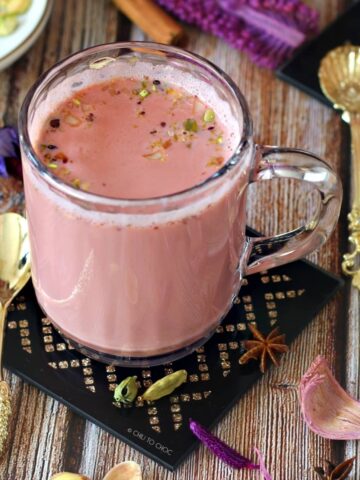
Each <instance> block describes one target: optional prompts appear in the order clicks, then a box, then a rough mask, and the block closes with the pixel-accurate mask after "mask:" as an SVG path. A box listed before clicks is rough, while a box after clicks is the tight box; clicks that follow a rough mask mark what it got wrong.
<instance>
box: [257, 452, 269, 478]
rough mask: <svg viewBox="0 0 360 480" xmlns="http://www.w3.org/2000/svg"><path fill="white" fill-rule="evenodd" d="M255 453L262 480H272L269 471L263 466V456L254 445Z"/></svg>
mask: <svg viewBox="0 0 360 480" xmlns="http://www.w3.org/2000/svg"><path fill="white" fill-rule="evenodd" d="M254 450H255V453H256V455H257V456H258V461H259V465H260V473H261V475H262V476H263V477H264V480H272V478H271V475H270V473H269V472H268V471H267V469H266V467H265V462H264V457H263V455H262V453H261V452H260V450H259V449H258V448H256V447H254Z"/></svg>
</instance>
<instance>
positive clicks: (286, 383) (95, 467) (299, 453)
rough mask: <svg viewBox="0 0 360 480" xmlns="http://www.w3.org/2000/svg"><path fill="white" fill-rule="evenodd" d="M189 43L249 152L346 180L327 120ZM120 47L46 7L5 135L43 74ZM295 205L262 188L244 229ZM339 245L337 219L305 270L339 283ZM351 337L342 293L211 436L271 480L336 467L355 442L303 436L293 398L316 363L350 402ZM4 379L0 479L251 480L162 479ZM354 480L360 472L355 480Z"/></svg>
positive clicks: (218, 44) (228, 51)
mask: <svg viewBox="0 0 360 480" xmlns="http://www.w3.org/2000/svg"><path fill="white" fill-rule="evenodd" d="M312 3H313V4H314V5H316V6H317V7H318V8H319V10H320V12H321V25H322V26H323V25H325V24H327V23H328V22H330V21H331V20H332V19H333V18H334V17H335V16H336V15H337V14H338V13H339V12H340V11H342V10H343V9H344V7H345V6H346V4H348V3H349V2H346V1H345V0H328V1H327V2H326V3H325V2H323V1H322V0H316V1H313V2H312ZM188 31H189V37H190V41H189V45H188V48H189V49H190V50H193V51H196V52H197V53H199V54H201V55H203V56H205V57H206V58H208V59H209V60H211V61H213V62H214V63H216V64H217V65H219V66H220V67H221V68H223V69H224V70H225V71H226V72H227V73H228V74H229V75H230V76H231V77H232V78H233V79H234V80H235V82H236V83H237V84H238V85H239V86H240V88H241V90H242V91H243V92H244V94H245V96H246V98H247V100H248V103H249V106H250V109H251V112H252V115H253V121H254V131H255V139H256V141H257V142H259V143H270V144H280V145H288V146H301V147H304V148H307V149H309V150H311V151H313V152H314V153H316V154H318V155H320V156H323V157H324V158H326V159H327V161H328V162H329V163H330V164H331V165H332V166H333V167H334V168H335V169H336V170H337V171H338V172H339V173H340V174H341V175H343V177H344V178H345V177H346V175H347V171H348V170H347V168H344V162H346V160H347V140H348V138H346V135H344V131H343V127H342V126H341V124H340V120H339V118H338V117H337V116H336V115H335V114H334V113H333V112H332V111H331V110H329V109H327V108H326V107H324V106H323V105H321V104H319V103H318V102H317V101H316V100H314V99H311V98H310V97H308V96H306V95H305V94H304V93H302V92H300V91H298V90H296V89H294V88H293V87H290V86H288V85H286V84H285V83H283V82H281V81H280V80H277V79H276V78H274V76H273V74H272V73H271V72H267V71H264V70H261V69H258V68H257V67H255V66H254V65H252V64H251V63H250V62H249V60H248V59H247V58H246V56H245V55H243V54H241V53H238V52H236V51H235V50H234V49H232V48H230V47H228V46H227V45H226V44H225V43H224V42H222V41H220V40H217V39H215V38H213V37H211V36H208V35H205V34H199V32H198V31H196V30H195V29H192V28H189V29H188ZM128 36H130V37H131V39H133V40H142V39H144V38H145V37H144V35H143V34H142V32H140V31H139V30H138V29H137V28H135V27H133V28H131V29H130V24H129V22H128V21H127V20H126V19H124V17H123V16H122V15H121V14H119V13H118V12H117V11H116V9H115V8H114V7H113V5H112V3H111V2H110V1H108V0H97V1H96V2H94V1H93V0H76V1H75V0H57V1H55V7H54V12H53V15H52V17H51V20H50V22H49V25H48V27H47V29H46V31H45V33H44V34H43V35H42V36H41V37H40V38H39V40H38V41H37V42H36V44H35V45H34V47H33V48H32V49H31V50H30V52H29V53H28V54H27V55H26V56H24V57H23V58H22V59H21V60H20V61H18V62H17V63H16V64H15V65H14V66H13V67H12V68H10V69H8V70H7V71H5V72H2V73H0V122H1V120H2V119H3V120H4V121H5V122H6V123H16V118H17V114H18V110H19V107H20V105H21V102H22V100H23V98H24V95H25V94H26V91H27V90H28V89H29V87H30V86H31V85H32V83H33V82H34V81H35V80H36V78H37V77H38V76H39V74H40V73H41V72H43V71H44V70H45V69H47V68H49V67H50V66H51V65H52V64H53V63H55V62H56V61H58V60H59V59H61V58H64V56H66V55H68V54H70V53H72V52H74V51H76V50H78V49H80V48H83V47H86V46H89V45H94V44H96V43H102V42H105V41H113V40H115V39H116V38H118V39H122V40H124V39H126V38H128ZM344 139H345V140H344ZM298 197H299V189H298V187H297V185H296V184H295V183H294V182H277V184H276V182H263V184H262V185H261V186H258V187H256V188H251V189H250V191H249V221H250V222H251V224H252V225H254V226H255V227H256V228H258V229H260V230H262V231H264V232H267V233H274V232H281V231H285V230H288V229H290V228H293V227H294V226H297V225H298V222H299V221H304V219H305V218H306V217H307V216H308V215H309V214H310V212H311V209H312V207H313V205H312V203H311V202H310V201H309V200H308V198H303V199H302V200H301V201H299V198H298ZM264 205H271V215H270V214H266V215H264ZM274 206H275V208H273V207H274ZM274 210H275V211H274ZM345 243H346V219H345V210H344V212H343V214H342V218H341V221H340V223H339V226H338V228H337V229H336V232H335V233H334V235H333V236H332V238H331V240H330V241H329V242H328V244H327V245H326V246H325V247H323V248H322V249H321V250H320V251H319V252H317V253H314V254H312V255H311V259H312V260H314V261H315V262H317V263H318V264H319V265H321V266H323V267H324V268H327V269H329V270H331V271H334V272H338V273H339V272H340V255H339V246H342V248H343V247H344V245H345ZM359 335H360V332H359V301H358V294H357V293H356V292H354V291H350V289H348V290H345V291H344V292H343V293H342V294H341V295H338V297H337V298H336V299H335V300H334V301H332V302H331V303H330V304H329V305H327V306H326V307H325V309H324V310H323V311H322V312H321V314H320V315H318V317H317V318H316V320H314V322H313V323H312V324H311V325H310V326H309V327H308V328H307V329H306V330H305V331H304V332H303V334H302V335H301V336H300V337H299V338H298V339H297V340H296V341H295V343H294V344H293V346H292V348H291V352H290V353H289V354H287V355H286V357H285V358H284V360H283V362H282V365H281V366H280V368H278V369H276V370H275V369H274V370H272V371H271V372H269V373H267V374H266V375H265V376H264V378H263V379H262V381H260V382H259V383H258V384H257V385H256V386H254V388H252V389H251V390H250V391H249V392H248V394H247V395H245V397H244V398H243V399H242V401H241V402H239V403H238V405H236V406H235V407H234V408H233V409H232V411H231V412H230V413H229V414H228V415H227V416H226V418H224V420H223V421H222V422H220V424H219V425H218V426H217V428H216V429H215V432H216V433H217V434H219V435H220V436H221V437H222V438H223V439H224V440H225V441H227V442H229V443H230V444H231V445H233V446H234V447H235V448H237V449H238V450H239V451H241V452H243V453H244V454H246V455H249V456H251V457H252V458H254V454H253V452H252V450H251V449H252V446H253V445H257V446H258V447H259V448H260V449H261V450H262V451H263V452H264V454H265V457H266V460H267V462H268V465H269V469H270V471H271V473H272V474H273V475H274V478H275V479H276V480H290V479H291V480H300V479H304V478H306V479H309V480H315V478H316V477H315V474H314V472H313V471H312V467H313V465H315V464H319V463H321V462H322V459H323V458H332V459H334V460H340V459H341V458H342V457H343V455H347V456H349V455H352V454H354V453H358V451H357V449H358V446H357V444H356V443H355V442H347V444H346V446H345V443H336V442H330V441H327V440H324V439H321V438H320V437H317V436H315V435H314V434H312V433H311V432H309V431H308V430H307V428H306V427H305V425H304V423H303V421H302V419H301V416H300V411H299V406H298V401H297V394H296V391H297V384H298V381H299V379H300V377H301V375H302V374H303V373H304V371H305V370H306V369H307V367H308V366H309V364H310V362H311V360H312V359H313V358H314V357H315V356H316V355H317V354H319V353H321V354H325V355H326V356H327V358H328V359H329V361H330V363H331V364H332V365H333V366H335V365H336V366H337V368H336V369H335V370H336V373H337V374H338V375H339V378H343V380H344V381H345V382H346V385H347V387H348V388H349V389H350V390H351V391H352V393H353V394H354V395H355V396H357V397H360V392H359V390H360V386H359V380H358V377H359V362H360V351H359ZM345 365H346V366H347V368H345ZM9 378H11V386H12V391H13V395H14V406H15V407H14V411H15V415H14V419H13V423H12V426H11V447H10V451H9V454H8V456H7V457H6V458H4V460H3V462H2V463H1V464H0V478H1V479H4V480H5V479H6V480H30V479H31V480H32V479H36V480H47V479H48V478H49V476H50V475H52V474H53V473H55V472H57V471H61V470H62V469H64V468H66V469H70V470H74V471H76V470H79V471H81V472H83V473H84V474H86V475H88V476H89V477H90V478H92V479H93V480H101V479H102V478H103V476H104V474H105V473H106V471H107V470H108V469H109V468H110V467H111V466H113V465H114V464H115V463H117V462H120V461H123V460H135V461H138V462H139V463H141V465H142V467H143V470H144V479H145V480H150V479H162V480H170V479H171V480H180V479H181V480H208V479H216V480H223V479H239V480H248V479H250V478H254V475H253V474H250V473H247V472H237V471H232V470H231V469H230V468H228V467H227V466H225V465H224V464H222V463H220V462H219V461H218V460H216V459H215V458H214V457H213V456H212V455H210V454H209V453H208V452H207V451H206V450H205V449H204V448H203V447H201V448H199V449H198V450H197V451H196V452H195V453H194V454H193V455H192V456H191V457H190V458H189V459H188V461H187V462H186V463H185V464H184V465H182V466H181V467H180V469H179V470H178V471H177V472H176V473H175V474H171V473H170V472H167V471H166V470H165V469H163V468H162V467H160V466H159V465H157V464H156V463H155V462H153V461H150V460H148V459H147V458H146V457H144V456H143V455H141V454H140V453H138V452H136V451H135V450H134V449H131V448H130V447H128V446H127V445H125V444H124V443H122V442H120V441H119V440H116V439H115V438H114V437H113V436H111V435H109V434H108V433H106V432H104V431H102V430H101V429H99V428H98V427H96V426H95V425H93V424H91V423H89V422H85V421H84V420H82V419H79V418H78V417H77V416H76V415H75V414H73V413H71V412H69V411H68V409H67V408H65V407H63V406H62V405H60V404H59V403H58V402H55V401H54V400H52V399H50V398H49V397H46V396H45V395H43V394H42V393H40V392H38V391H37V390H36V389H35V388H33V387H30V386H27V385H25V384H23V382H21V381H20V380H19V379H18V378H16V377H15V376H9ZM359 463H360V462H359ZM358 477H360V465H357V467H356V474H355V476H354V478H358Z"/></svg>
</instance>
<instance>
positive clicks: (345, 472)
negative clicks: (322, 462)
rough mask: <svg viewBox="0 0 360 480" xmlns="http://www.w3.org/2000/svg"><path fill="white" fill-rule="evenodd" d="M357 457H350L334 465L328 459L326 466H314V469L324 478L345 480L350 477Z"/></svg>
mask: <svg viewBox="0 0 360 480" xmlns="http://www.w3.org/2000/svg"><path fill="white" fill-rule="evenodd" d="M355 458H356V457H353V458H349V459H348V460H345V461H344V462H341V463H339V464H338V465H334V464H333V463H331V462H329V460H326V464H327V466H326V468H322V467H314V470H315V472H316V473H317V474H318V476H319V477H320V478H321V479H322V480H345V479H347V478H349V475H350V473H351V471H352V469H353V466H354V462H355Z"/></svg>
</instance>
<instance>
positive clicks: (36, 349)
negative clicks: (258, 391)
mask: <svg viewBox="0 0 360 480" xmlns="http://www.w3.org/2000/svg"><path fill="white" fill-rule="evenodd" d="M340 285H341V280H339V279H338V278H336V277H334V276H333V275H330V274H328V273H326V272H324V271H323V270H321V269H319V268H317V267H315V266H314V265H312V264H310V263H308V262H306V261H298V262H295V263H292V264H288V265H285V266H283V267H279V268H275V269H273V270H271V271H269V272H264V273H262V274H257V275H252V276H251V277H248V279H246V280H245V281H244V285H243V287H242V288H241V291H240V293H239V295H238V297H236V299H235V301H234V305H233V308H232V309H231V311H230V312H229V314H228V315H227V316H226V318H225V319H224V321H223V323H222V325H221V326H219V327H218V329H217V332H216V333H215V334H214V336H213V337H212V338H211V339H210V340H209V341H208V342H207V343H206V344H205V345H204V346H203V347H201V348H198V349H197V351H196V352H194V353H193V354H191V355H189V356H188V357H186V358H184V359H182V360H178V361H176V362H174V363H173V364H167V365H163V366H160V367H155V368H149V369H146V368H142V369H129V368H118V367H113V366H107V365H104V364H101V363H98V362H95V361H93V360H90V359H89V358H87V357H85V356H83V355H82V354H81V353H78V352H76V351H75V350H73V349H71V348H69V347H68V345H67V344H66V343H65V342H64V340H63V339H62V337H61V336H60V335H59V334H58V333H57V331H56V330H55V329H54V328H53V327H52V326H51V324H50V322H49V320H48V319H47V318H45V317H44V315H43V313H42V311H41V310H40V307H39V305H38V304H37V301H36V298H35V294H34V291H33V287H32V285H31V284H29V285H28V286H27V287H26V288H25V289H24V291H23V292H22V293H21V295H19V296H18V297H17V298H16V299H15V301H14V303H13V305H12V306H11V308H10V312H9V316H8V320H7V333H6V343H5V345H6V348H5V365H6V366H7V367H8V368H9V369H10V370H11V371H13V372H14V373H16V374H17V375H19V376H20V377H21V378H23V379H24V380H25V381H27V382H29V383H31V384H33V385H35V386H37V387H38V388H40V389H41V390H43V391H44V392H45V393H47V394H49V395H51V396H52V397H54V398H56V399H57V400H59V401H60V402H62V403H64V404H65V405H67V406H69V407H70V408H71V409H73V410H74V411H75V412H77V413H78V414H79V415H82V416H83V417H85V418H87V419H88V420H90V421H92V422H94V423H96V424H97V425H99V426H100V427H102V428H104V429H105V430H107V431H108V432H110V433H112V434H113V435H115V436H116V437H118V438H120V439H121V440H123V441H124V442H126V443H128V444H129V445H131V446H132V447H134V448H136V449H138V450H140V451H141V452H142V453H144V454H145V455H148V456H149V457H151V458H152V459H154V460H155V461H157V462H159V463H161V464H162V465H164V466H165V467H166V468H169V469H170V470H174V469H175V468H177V467H178V466H179V464H180V463H181V462H183V461H184V460H185V459H186V457H187V456H188V455H189V454H190V453H191V452H192V451H193V449H194V448H195V447H196V445H197V440H196V439H195V437H194V436H193V435H192V433H191V432H190V430H189V427H188V422H189V418H190V417H192V418H194V419H196V420H198V421H200V422H201V423H203V424H204V425H206V426H208V427H212V426H214V425H215V424H216V422H218V421H219V420H220V418H221V417H223V416H224V415H225V414H226V412H227V411H228V410H229V409H230V408H231V407H232V405H234V403H235V402H237V401H238V400H239V399H240V398H241V396H242V395H244V393H245V392H246V391H247V390H248V389H249V388H250V387H251V385H253V384H254V382H256V381H257V380H258V379H259V378H260V377H261V374H260V372H259V366H258V362H256V361H252V362H251V363H250V364H248V365H244V366H240V365H239V362H238V360H239V357H240V356H241V354H242V353H243V352H244V350H243V347H242V340H243V339H245V338H249V336H250V335H249V332H248V330H247V325H248V324H249V323H252V322H254V323H255V324H256V325H257V326H258V328H259V329H260V330H261V331H262V332H264V333H267V332H269V331H270V330H271V329H272V328H274V327H275V326H279V328H280V330H281V332H282V333H285V334H286V339H287V343H288V344H289V343H291V342H292V341H293V340H294V338H295V337H296V336H297V335H298V334H299V333H300V332H301V331H302V330H303V329H304V327H305V326H306V325H307V324H308V323H309V322H310V321H311V319H312V318H313V317H314V315H316V314H317V313H318V312H319V310H320V309H321V307H322V306H323V305H324V304H325V303H326V302H327V301H328V300H329V299H330V297H331V296H332V295H333V294H334V292H335V291H336V290H337V288H338V287H339V286H340ZM288 355H291V352H290V353H289V354H288ZM282 361H284V362H286V355H285V356H284V357H283V360H282ZM182 368H185V369H186V370H187V371H188V374H189V376H188V381H187V383H185V384H184V385H182V386H181V387H180V388H179V389H177V390H176V391H175V392H174V393H173V394H172V395H171V396H169V397H166V398H162V399H161V400H158V401H156V402H152V403H151V404H146V402H145V403H144V402H143V401H142V400H141V399H140V398H138V399H137V401H136V402H135V404H134V405H133V406H131V407H122V408H118V407H116V406H114V405H113V390H114V389H115V386H116V385H117V383H119V382H120V381H121V380H122V379H124V378H125V377H127V376H129V375H137V377H138V380H139V382H140V383H141V387H142V389H141V391H143V387H144V388H146V387H147V386H149V385H150V383H151V382H153V381H155V380H157V379H158V378H161V377H162V376H164V375H165V374H167V373H170V372H172V371H173V370H178V369H182Z"/></svg>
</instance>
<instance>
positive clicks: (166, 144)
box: [163, 139, 172, 150]
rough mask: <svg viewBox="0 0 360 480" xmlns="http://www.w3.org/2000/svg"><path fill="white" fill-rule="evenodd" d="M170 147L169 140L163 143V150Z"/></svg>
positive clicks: (170, 142)
mask: <svg viewBox="0 0 360 480" xmlns="http://www.w3.org/2000/svg"><path fill="white" fill-rule="evenodd" d="M171 145H172V141H171V140H170V139H169V140H166V141H165V142H164V143H163V148H165V150H166V149H167V148H170V147H171Z"/></svg>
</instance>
